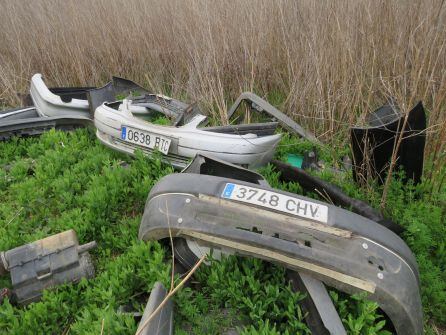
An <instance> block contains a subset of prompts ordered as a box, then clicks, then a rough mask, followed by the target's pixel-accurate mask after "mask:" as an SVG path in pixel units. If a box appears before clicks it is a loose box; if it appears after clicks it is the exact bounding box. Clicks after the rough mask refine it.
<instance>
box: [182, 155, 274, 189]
mask: <svg viewBox="0 0 446 335" xmlns="http://www.w3.org/2000/svg"><path fill="white" fill-rule="evenodd" d="M181 172H182V173H195V174H205V175H208V176H218V177H225V178H231V179H237V180H244V181H247V182H249V183H254V184H259V185H265V186H269V184H268V182H267V181H266V180H265V178H264V177H263V176H262V175H261V174H259V173H257V172H254V171H251V170H248V169H244V168H242V167H240V166H237V165H234V164H230V163H227V162H225V161H222V160H220V159H217V158H214V157H211V156H209V155H204V154H197V155H195V157H194V159H193V160H192V161H191V162H190V164H189V165H188V166H186V168H185V169H184V170H183V171H181Z"/></svg>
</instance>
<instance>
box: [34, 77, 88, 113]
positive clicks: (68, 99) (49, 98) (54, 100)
mask: <svg viewBox="0 0 446 335" xmlns="http://www.w3.org/2000/svg"><path fill="white" fill-rule="evenodd" d="M87 89H89V88H87ZM87 89H86V90H85V91H83V92H82V91H79V92H77V93H76V94H75V95H73V94H63V92H62V93H60V92H59V93H60V94H58V93H53V92H51V91H50V90H49V89H48V87H47V86H46V85H45V83H44V81H43V78H42V75H41V74H40V73H36V74H35V75H33V76H32V78H31V86H30V94H31V98H32V100H33V102H34V106H35V107H36V110H37V113H38V114H39V115H40V116H59V117H60V116H69V117H87V118H88V115H89V113H88V110H89V109H88V101H87ZM73 96H75V97H73Z"/></svg>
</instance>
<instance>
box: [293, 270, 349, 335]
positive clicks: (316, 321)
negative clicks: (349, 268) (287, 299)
mask: <svg viewBox="0 0 446 335" xmlns="http://www.w3.org/2000/svg"><path fill="white" fill-rule="evenodd" d="M287 278H288V280H289V281H290V283H291V287H292V288H293V290H294V291H299V292H302V293H306V294H307V296H306V297H305V299H304V300H303V301H302V307H303V310H304V312H305V313H306V316H305V320H306V322H307V325H308V328H310V330H311V333H312V334H317V335H347V332H346V331H345V328H344V326H343V324H342V321H341V318H340V317H339V315H338V312H337V311H336V309H335V307H334V305H333V301H332V300H331V298H330V295H329V294H328V292H327V290H326V289H325V286H324V284H322V282H320V281H319V280H317V279H314V278H313V277H311V276H309V275H307V274H305V273H298V272H295V271H290V270H287Z"/></svg>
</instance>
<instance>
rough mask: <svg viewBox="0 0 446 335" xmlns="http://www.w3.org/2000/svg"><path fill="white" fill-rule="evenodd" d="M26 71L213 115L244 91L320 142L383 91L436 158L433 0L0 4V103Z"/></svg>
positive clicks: (10, 97)
mask: <svg viewBox="0 0 446 335" xmlns="http://www.w3.org/2000/svg"><path fill="white" fill-rule="evenodd" d="M35 72H41V73H43V74H44V76H45V78H46V80H47V81H48V82H49V83H50V84H51V85H67V84H70V85H86V84H88V85H91V84H95V85H98V84H101V83H104V82H105V81H107V80H108V78H110V76H111V75H112V74H115V75H120V76H124V77H127V78H129V79H133V80H135V81H137V82H140V83H143V84H145V85H146V86H148V87H150V88H152V89H153V90H156V91H164V92H166V91H167V93H168V94H172V95H173V96H181V97H186V98H188V99H189V100H190V101H200V102H201V103H203V104H206V105H207V106H208V107H210V106H213V110H214V111H216V116H218V118H220V119H221V120H222V121H225V113H224V112H221V111H225V110H226V104H227V103H228V102H229V101H231V100H233V99H235V98H236V96H237V95H238V94H239V93H240V92H241V91H244V90H253V91H255V92H256V93H259V94H261V95H265V96H267V97H268V98H270V99H272V102H273V103H275V104H278V105H279V106H280V107H281V108H282V110H284V111H285V112H287V113H288V114H289V115H292V116H293V117H294V118H295V119H297V120H298V121H299V122H300V123H302V124H303V125H304V126H306V127H308V128H310V129H311V130H313V131H314V132H315V133H316V134H317V135H318V136H319V137H320V138H321V139H322V140H323V141H325V142H330V141H332V140H334V139H341V140H343V141H347V140H348V137H347V136H339V135H343V134H346V133H345V131H346V130H347V129H348V125H351V124H354V123H356V122H358V120H359V121H360V120H361V118H362V117H363V115H364V114H365V112H368V111H370V110H372V109H374V108H376V107H377V106H378V105H379V104H380V103H382V102H384V101H385V100H386V97H388V96H394V97H396V99H397V101H398V102H399V104H400V106H401V107H402V109H403V110H405V111H407V110H408V109H409V108H410V107H411V106H413V105H414V103H415V102H416V101H417V100H423V102H424V103H425V105H426V107H427V108H428V110H429V146H428V149H429V151H430V153H432V152H434V153H435V154H436V156H434V161H435V162H437V165H438V167H440V166H442V164H444V156H445V143H446V112H445V109H446V5H444V1H442V0H413V1H375V0H364V1H357V0H351V1H269V0H267V1H254V0H239V1H236V0H234V1H200V0H194V1H192V0H191V1H189V0H171V1H164V0H153V1H143V0H125V1H118V0H115V1H110V0H95V1H91V0H76V1H65V0H63V1H57V0H34V1H25V0H22V1H15V0H10V1H9V0H1V1H0V103H1V102H3V104H7V105H15V104H17V103H18V101H19V100H18V98H17V95H16V92H24V91H26V90H27V89H28V83H29V79H30V77H31V75H32V74H33V73H35ZM218 111H220V113H218ZM441 157H443V159H440V158H441ZM441 162H443V163H441Z"/></svg>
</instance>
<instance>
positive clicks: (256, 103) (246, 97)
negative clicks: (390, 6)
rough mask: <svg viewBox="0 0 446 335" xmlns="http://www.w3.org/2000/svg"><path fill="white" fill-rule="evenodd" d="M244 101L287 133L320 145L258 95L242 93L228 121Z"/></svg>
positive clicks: (309, 133)
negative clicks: (267, 116)
mask: <svg viewBox="0 0 446 335" xmlns="http://www.w3.org/2000/svg"><path fill="white" fill-rule="evenodd" d="M243 101H245V102H247V103H248V104H250V107H251V108H253V109H255V110H257V111H259V112H262V111H264V112H266V113H268V114H269V115H271V116H272V117H273V118H275V119H277V120H278V121H279V123H280V125H281V126H282V127H284V128H285V129H287V130H288V131H290V132H292V133H294V134H297V135H299V136H301V137H303V138H305V139H307V140H309V141H311V142H313V143H316V144H320V143H321V142H320V141H319V140H318V139H317V138H316V136H314V135H313V134H312V133H311V132H310V131H307V130H305V129H304V128H302V126H300V125H299V124H297V123H296V122H295V121H293V120H292V119H291V118H290V117H288V116H287V115H285V114H283V113H282V112H281V111H279V110H278V109H277V108H276V107H274V106H273V105H271V104H270V103H269V102H267V101H265V100H263V99H262V98H261V97H259V96H258V95H256V94H254V93H251V92H243V93H242V94H241V95H240V96H239V97H238V98H237V100H236V101H235V102H234V104H233V105H232V107H231V108H230V109H229V111H228V119H231V117H232V116H233V114H234V113H235V111H236V110H237V109H238V108H239V106H240V105H241V103H242V102H243Z"/></svg>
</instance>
